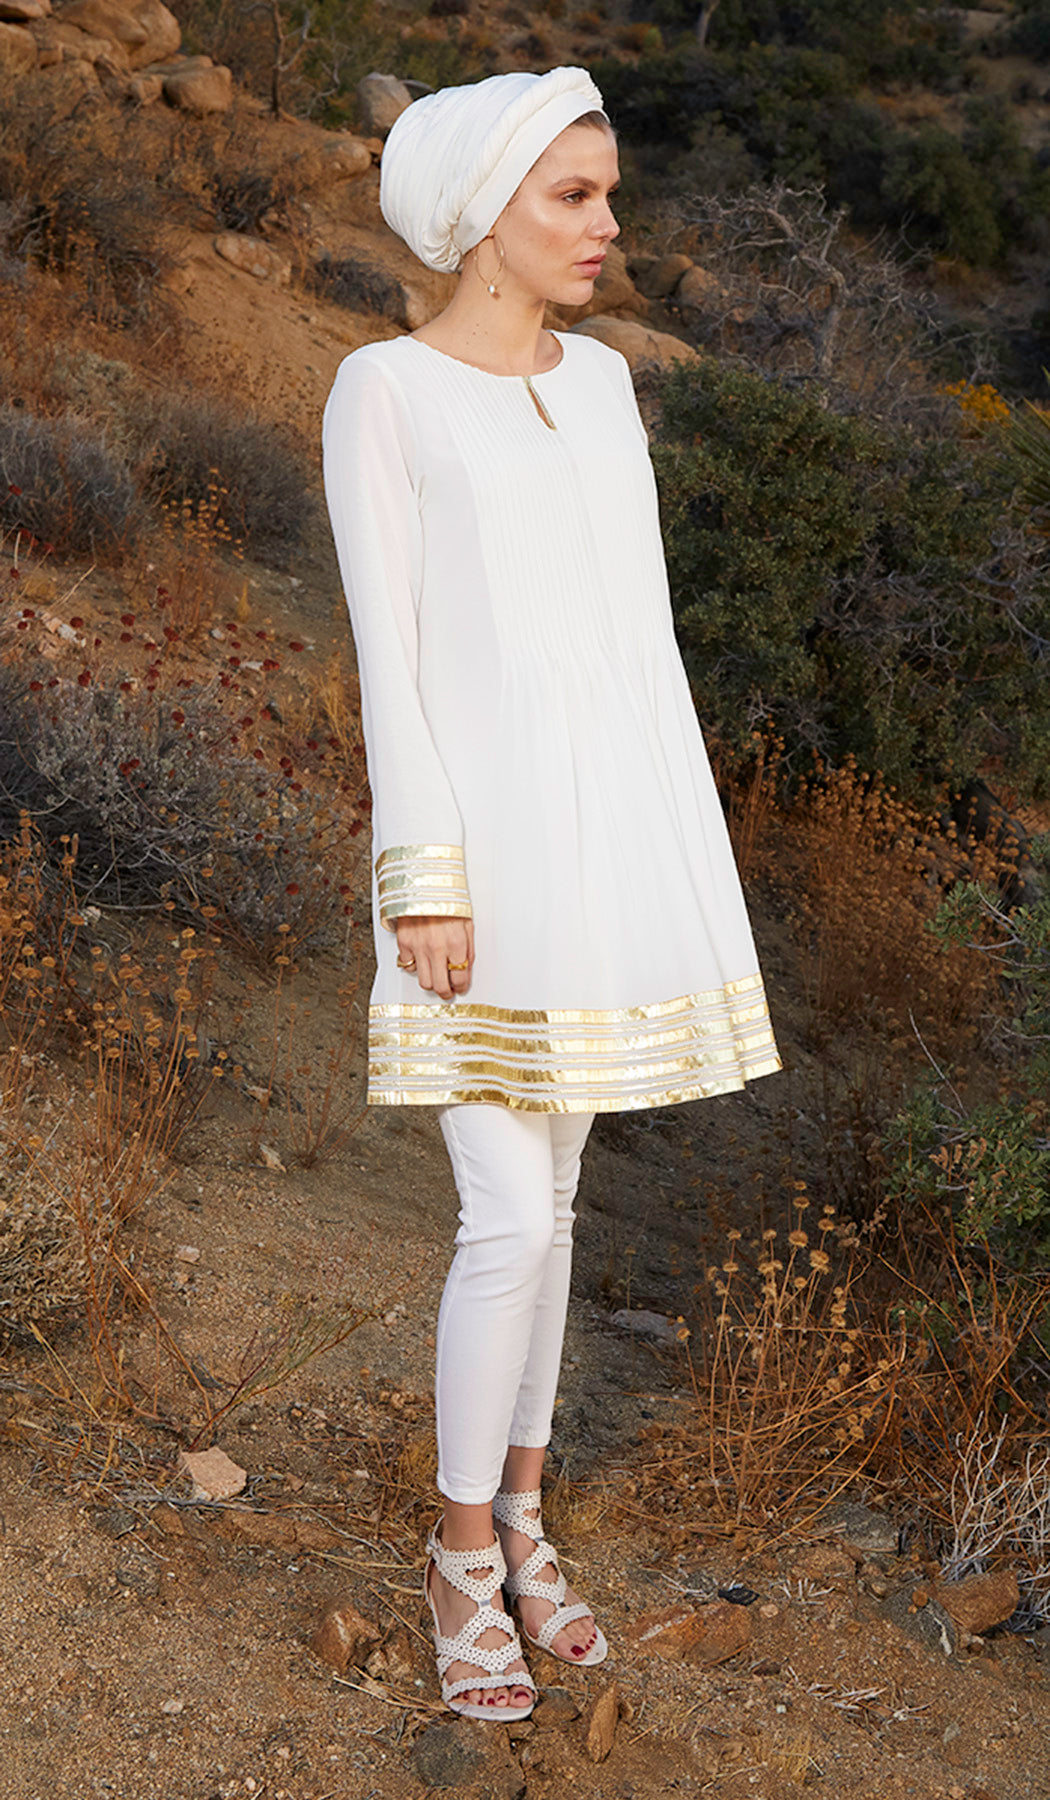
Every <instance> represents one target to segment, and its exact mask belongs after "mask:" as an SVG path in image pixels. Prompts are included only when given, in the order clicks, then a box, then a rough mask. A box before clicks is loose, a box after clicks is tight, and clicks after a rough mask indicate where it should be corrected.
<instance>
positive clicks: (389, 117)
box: [357, 70, 412, 138]
mask: <svg viewBox="0 0 1050 1800" xmlns="http://www.w3.org/2000/svg"><path fill="white" fill-rule="evenodd" d="M411 104H412V95H411V94H410V93H409V91H408V89H407V87H406V86H405V84H404V82H403V81H399V80H398V78H397V76H396V75H382V74H380V73H379V72H378V71H377V70H373V72H372V74H371V75H365V76H364V77H363V78H362V79H361V80H360V81H359V82H358V84H357V105H358V109H359V111H360V114H361V126H362V129H363V130H364V131H365V133H366V134H367V135H368V136H369V137H372V136H375V137H380V138H385V137H386V134H387V132H388V131H389V130H390V127H391V125H392V124H393V123H394V120H395V119H398V118H400V117H401V114H402V113H403V112H404V110H405V107H406V106H411Z"/></svg>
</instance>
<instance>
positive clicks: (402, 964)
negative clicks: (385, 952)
mask: <svg viewBox="0 0 1050 1800" xmlns="http://www.w3.org/2000/svg"><path fill="white" fill-rule="evenodd" d="M397 966H398V968H399V969H414V968H415V966H416V965H415V963H414V962H410V963H406V962H402V961H401V958H400V957H398V959H397Z"/></svg>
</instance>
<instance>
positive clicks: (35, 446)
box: [0, 406, 142, 561]
mask: <svg viewBox="0 0 1050 1800" xmlns="http://www.w3.org/2000/svg"><path fill="white" fill-rule="evenodd" d="M141 523H142V509H141V504H140V500H139V494H138V490H137V488H136V485H135V482H134V479H133V477H132V475H131V472H130V470H129V468H128V466H127V463H126V462H125V461H124V459H123V458H122V457H121V456H119V455H117V454H116V452H115V451H114V450H112V449H111V448H110V446H109V444H108V443H107V441H106V439H105V437H104V436H103V435H102V433H101V432H99V431H97V430H96V429H95V428H94V427H93V426H92V425H89V424H88V423H87V422H86V421H85V420H83V419H78V418H75V417H73V416H71V415H69V416H66V417H60V418H40V417H37V416H35V415H34V414H33V413H31V412H26V411H23V410H22V409H21V408H19V407H15V406H0V528H2V529H5V530H13V529H19V530H22V531H24V532H27V533H29V534H30V535H31V536H32V537H34V538H36V539H38V540H40V542H42V543H46V544H50V545H51V546H52V547H53V548H54V549H55V550H57V551H59V552H61V553H65V554H67V555H69V554H71V555H89V556H93V557H95V558H97V559H98V560H99V561H116V560H119V558H120V557H121V556H122V555H123V553H124V552H125V551H126V550H127V549H128V548H129V547H130V545H131V544H132V543H133V542H134V540H135V538H136V536H137V535H138V532H139V529H140V526H141Z"/></svg>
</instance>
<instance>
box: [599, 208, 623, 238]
mask: <svg viewBox="0 0 1050 1800" xmlns="http://www.w3.org/2000/svg"><path fill="white" fill-rule="evenodd" d="M594 234H595V236H596V237H603V238H614V237H619V235H620V227H619V224H618V222H617V219H616V215H615V213H614V212H613V209H612V207H611V206H607V207H606V208H605V210H604V212H602V213H600V214H599V216H598V218H597V219H596V221H595V226H594Z"/></svg>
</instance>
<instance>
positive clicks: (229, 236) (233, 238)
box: [213, 231, 292, 287]
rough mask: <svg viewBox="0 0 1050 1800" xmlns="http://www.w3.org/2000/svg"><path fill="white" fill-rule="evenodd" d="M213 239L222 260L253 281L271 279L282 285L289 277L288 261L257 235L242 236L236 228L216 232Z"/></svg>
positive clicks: (289, 265)
mask: <svg viewBox="0 0 1050 1800" xmlns="http://www.w3.org/2000/svg"><path fill="white" fill-rule="evenodd" d="M213 242H214V245H215V250H216V253H217V255H219V256H221V257H222V259H223V261H224V262H228V263H232V264H233V267H234V268H235V269H242V270H243V271H244V273H245V274H246V275H254V276H255V279H256V281H273V282H276V284H277V286H278V287H285V286H286V285H287V284H288V282H289V281H290V280H291V278H292V266H291V264H290V263H289V262H287V261H286V260H285V258H284V257H283V256H278V254H277V251H276V250H271V248H270V246H269V244H264V243H263V241H262V239H261V238H256V237H246V236H245V235H244V234H243V233H242V232H239V231H220V233H219V235H218V237H216V238H215V239H214V240H213Z"/></svg>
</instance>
